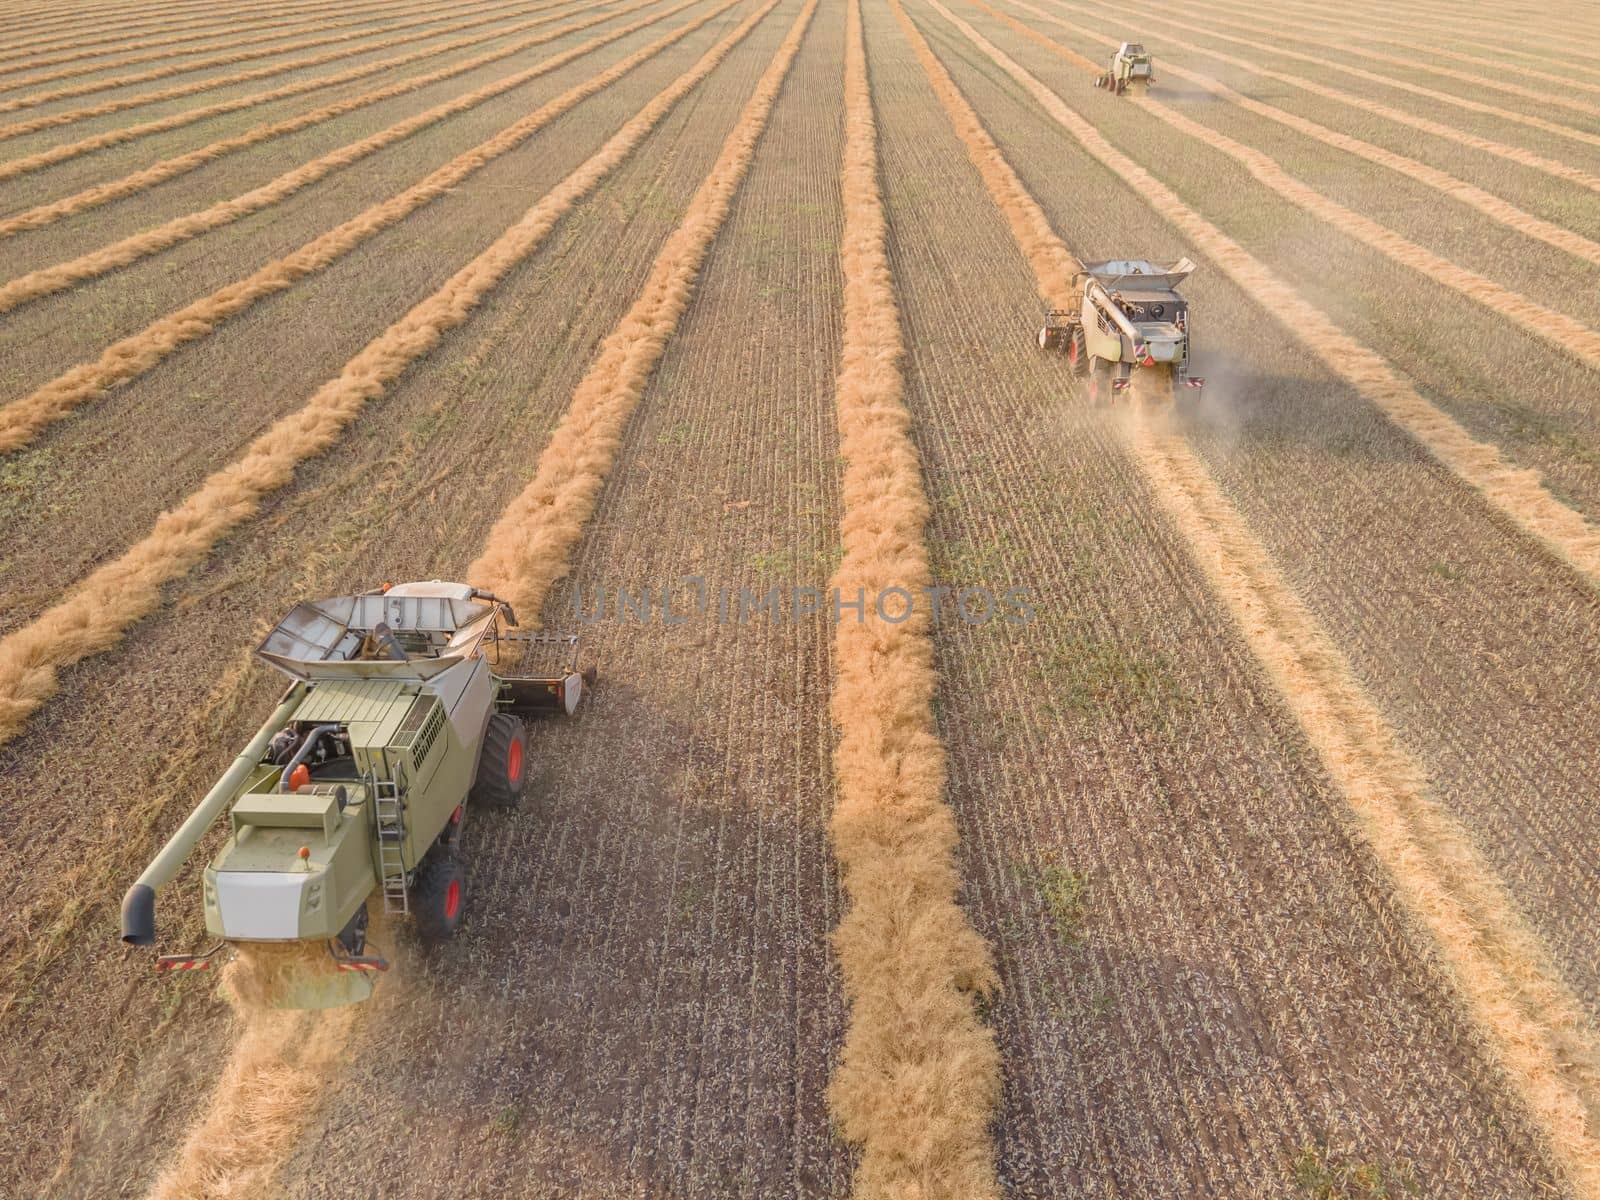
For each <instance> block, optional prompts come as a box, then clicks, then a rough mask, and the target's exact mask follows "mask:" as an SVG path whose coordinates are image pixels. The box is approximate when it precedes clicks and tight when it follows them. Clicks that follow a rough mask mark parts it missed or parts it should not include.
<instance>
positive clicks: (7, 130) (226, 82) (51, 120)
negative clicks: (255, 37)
mask: <svg viewBox="0 0 1600 1200" xmlns="http://www.w3.org/2000/svg"><path fill="white" fill-rule="evenodd" d="M448 19H449V18H446V17H441V18H438V20H439V21H444V20H448ZM501 19H503V17H501V16H498V15H497V16H492V17H482V18H479V19H477V20H474V21H469V22H467V23H466V24H465V25H456V26H452V27H451V28H449V29H438V30H432V31H430V32H427V33H406V34H400V35H398V36H395V37H391V38H384V39H382V40H380V41H376V42H371V43H369V44H368V45H365V46H361V47H358V48H354V49H351V48H344V49H339V50H329V51H327V52H325V53H323V54H314V55H311V56H310V57H309V58H297V59H295V60H294V61H293V62H288V63H274V64H271V65H269V66H265V67H255V68H253V69H251V70H249V71H240V72H237V73H236V74H233V75H218V76H214V77H212V78H210V79H201V80H197V81H195V82H193V83H185V84H180V85H178V86H176V87H170V88H163V89H162V90H160V91H156V92H141V93H140V94H139V95H137V96H124V97H123V98H121V99H118V100H107V101H104V102H102V103H100V104H92V105H90V106H89V107H87V108H74V109H69V110H67V111H64V112H58V113H50V114H48V115H46V116H40V117H32V118H29V119H28V120H25V121H15V122H13V123H11V124H10V125H0V140H5V139H7V138H14V137H22V136H23V135H24V134H29V133H38V132H39V131H40V130H42V129H58V128H60V127H61V126H63V125H71V124H74V123H75V122H78V121H87V120H89V119H90V118H93V117H104V116H108V115H110V114H112V113H119V112H126V111H127V110H128V109H130V108H141V107H143V106H144V105H146V104H158V103H161V102H163V101H166V100H179V99H182V98H183V97H185V96H195V95H199V94H200V93H201V92H210V91H215V90H216V89H218V88H223V87H231V86H233V85H234V84H239V83H250V82H252V81H254V80H257V79H267V78H270V77H271V76H273V75H283V74H286V73H288V72H292V71H303V70H305V69H306V68H307V67H317V66H321V65H323V64H324V63H330V62H337V61H338V60H339V59H341V58H348V57H349V56H350V55H352V54H370V53H371V52H372V51H374V50H387V49H389V48H391V47H393V46H403V45H406V44H407V43H409V42H420V41H426V40H427V39H429V38H435V37H444V36H446V35H448V34H451V33H457V32H459V31H460V30H462V29H474V28H478V27H480V26H483V25H489V24H493V23H494V22H495V21H496V20H501ZM435 23H437V22H429V24H435ZM307 82H309V81H307ZM290 86H294V85H290ZM307 90H309V89H307ZM291 94H292V93H291ZM274 98H275V97H274ZM259 102H260V97H255V98H253V99H252V100H251V101H250V103H259ZM41 103H42V101H41ZM240 107H242V106H240ZM6 111H9V110H8V109H7V108H6V106H5V105H0V112H6ZM228 111H232V110H228Z"/></svg>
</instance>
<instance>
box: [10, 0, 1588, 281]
mask: <svg viewBox="0 0 1600 1200" xmlns="http://www.w3.org/2000/svg"><path fill="white" fill-rule="evenodd" d="M1010 2H1011V4H1012V5H1013V7H1016V8H1020V9H1022V10H1024V11H1025V12H1028V13H1030V14H1032V15H1033V16H1035V17H1037V18H1039V19H1040V20H1043V21H1048V22H1050V23H1051V24H1053V25H1058V26H1060V27H1061V28H1063V29H1067V30H1070V31H1072V32H1073V33H1076V34H1078V35H1079V36H1081V37H1085V38H1088V39H1090V40H1093V41H1098V42H1100V43H1101V44H1102V45H1107V46H1113V47H1114V46H1116V45H1117V44H1118V43H1117V42H1116V41H1115V40H1114V39H1112V38H1108V37H1105V36H1104V35H1102V34H1100V33H1099V32H1097V31H1096V30H1093V29H1090V28H1088V27H1086V26H1083V25H1075V24H1073V23H1072V22H1071V21H1065V20H1062V19H1061V18H1060V17H1056V16H1053V15H1051V14H1050V13H1048V12H1046V11H1045V10H1044V9H1042V8H1039V7H1038V6H1037V5H1034V4H1029V3H1028V2H1027V0H1010ZM979 7H980V8H982V9H983V10H984V11H986V12H990V13H992V14H994V15H995V16H997V17H999V18H1001V19H1002V20H1004V19H1005V18H1004V14H1002V13H999V12H997V11H996V10H995V9H993V8H991V7H990V6H989V5H988V4H980V5H979ZM1062 49H1065V47H1062ZM1094 66H1095V70H1096V71H1097V72H1098V71H1099V70H1100V65H1099V64H1098V63H1096V64H1094ZM1161 72H1162V74H1163V75H1174V76H1176V77H1177V78H1179V79H1185V80H1188V81H1189V82H1190V83H1193V84H1195V85H1196V86H1198V87H1201V88H1204V89H1205V90H1206V91H1208V92H1210V93H1211V94H1212V95H1214V96H1220V97H1221V98H1222V99H1224V100H1226V101H1228V102H1229V103H1230V104H1234V105H1237V106H1238V107H1240V108H1242V109H1244V110H1245V111H1246V112H1251V113H1255V114H1256V115H1257V116H1260V117H1265V118H1266V119H1267V120H1269V121H1274V122H1276V123H1277V124H1279V125H1283V126H1285V127H1287V128H1289V129H1293V130H1294V131H1295V132H1296V133H1302V134H1304V135H1305V136H1307V137H1309V138H1312V139H1314V140H1316V141H1319V142H1322V143H1323V144H1324V145H1327V146H1332V147H1334V148H1335V149H1337V150H1343V151H1344V152H1345V153H1347V154H1353V155H1356V156H1357V157H1358V158H1364V159H1366V160H1367V161H1368V162H1372V163H1376V164H1378V165H1379V166H1381V167H1387V168H1389V169H1390V170H1391V171H1394V172H1395V173H1397V174H1400V175H1404V176H1405V177H1406V178H1407V179H1413V180H1415V181H1416V182H1418V183H1421V184H1424V185H1426V186H1427V187H1431V188H1433V189H1434V190H1435V191H1438V192H1441V193H1443V194H1444V195H1446V196H1449V197H1450V198H1451V199H1452V200H1459V201H1460V202H1461V203H1463V204H1466V205H1468V206H1470V207H1472V208H1474V209H1476V210H1477V211H1478V212H1481V213H1482V214H1483V215H1484V216H1486V217H1489V218H1490V219H1491V220H1493V221H1496V222H1497V223H1499V224H1501V225H1504V226H1505V227H1506V228H1508V229H1514V230H1516V231H1517V232H1518V233H1521V234H1526V235H1527V236H1528V237H1531V238H1536V239H1538V240H1539V241H1541V242H1544V243H1545V244H1546V245H1549V246H1554V247H1556V249H1558V250H1564V251H1566V252H1567V253H1568V254H1571V255H1573V256H1574V257H1576V258H1581V259H1583V260H1584V261H1586V262H1590V263H1593V264H1594V265H1596V266H1600V242H1596V241H1594V240H1593V239H1591V238H1586V237H1584V236H1583V235H1582V234H1580V233H1576V232H1574V231H1572V230H1570V229H1566V228H1564V227H1562V226H1560V225H1557V224H1556V223H1555V222H1553V221H1546V220H1544V219H1543V218H1542V217H1536V216H1534V215H1533V214H1532V213H1528V212H1524V211H1523V210H1522V209H1520V208H1518V207H1516V206H1515V205H1514V204H1512V203H1510V202H1509V201H1507V200H1502V199H1501V198H1500V197H1498V196H1495V195H1492V194H1491V193H1489V192H1486V191H1484V190H1483V189H1482V188H1480V187H1478V186H1476V185H1475V184H1471V183H1468V182H1466V181H1465V180H1463V179H1457V178H1456V177H1455V176H1453V175H1450V174H1448V173H1447V172H1445V171H1441V170H1439V169H1438V168H1437V167H1432V166H1429V165H1428V164H1427V163H1423V162H1418V161H1417V160H1416V159H1413V158H1407V157H1405V156H1404V155H1401V154H1396V153H1394V152H1393V151H1392V150H1386V149H1384V148H1383V147H1381V146H1375V145H1373V144H1372V143H1371V142H1364V141H1362V140H1361V139H1359V138H1355V137H1351V136H1350V135H1349V134H1344V133H1340V132H1338V131H1337V130H1334V129H1329V128H1328V127H1327V126H1326V125H1319V124H1318V123H1317V122H1315V121H1311V120H1308V119H1307V118H1305V117H1302V116H1300V115H1299V114H1297V113H1292V112H1289V111H1287V110H1286V109H1282V108H1277V107H1274V106H1273V105H1270V104H1265V103H1263V102H1261V101H1259V100H1256V99H1255V98H1253V97H1251V96H1246V95H1244V94H1243V93H1241V92H1237V91H1235V90H1234V89H1233V88H1231V87H1229V86H1228V85H1227V84H1225V83H1222V82H1220V81H1218V80H1216V79H1213V78H1211V77H1210V76H1208V75H1204V74H1202V73H1200V72H1198V71H1191V70H1188V69H1186V68H1184V67H1180V66H1177V65H1176V64H1174V63H1171V62H1164V63H1163V64H1162V66H1161ZM3 230H4V225H0V232H3Z"/></svg>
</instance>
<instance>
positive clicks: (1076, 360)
mask: <svg viewBox="0 0 1600 1200" xmlns="http://www.w3.org/2000/svg"><path fill="white" fill-rule="evenodd" d="M1067 362H1068V363H1070V364H1071V366H1072V373H1073V374H1074V375H1082V374H1084V373H1085V372H1086V371H1088V369H1089V351H1088V348H1087V347H1086V346H1085V344H1084V340H1083V326H1082V325H1079V326H1077V327H1075V328H1074V329H1073V331H1072V338H1071V340H1069V341H1068V342H1067Z"/></svg>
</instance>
